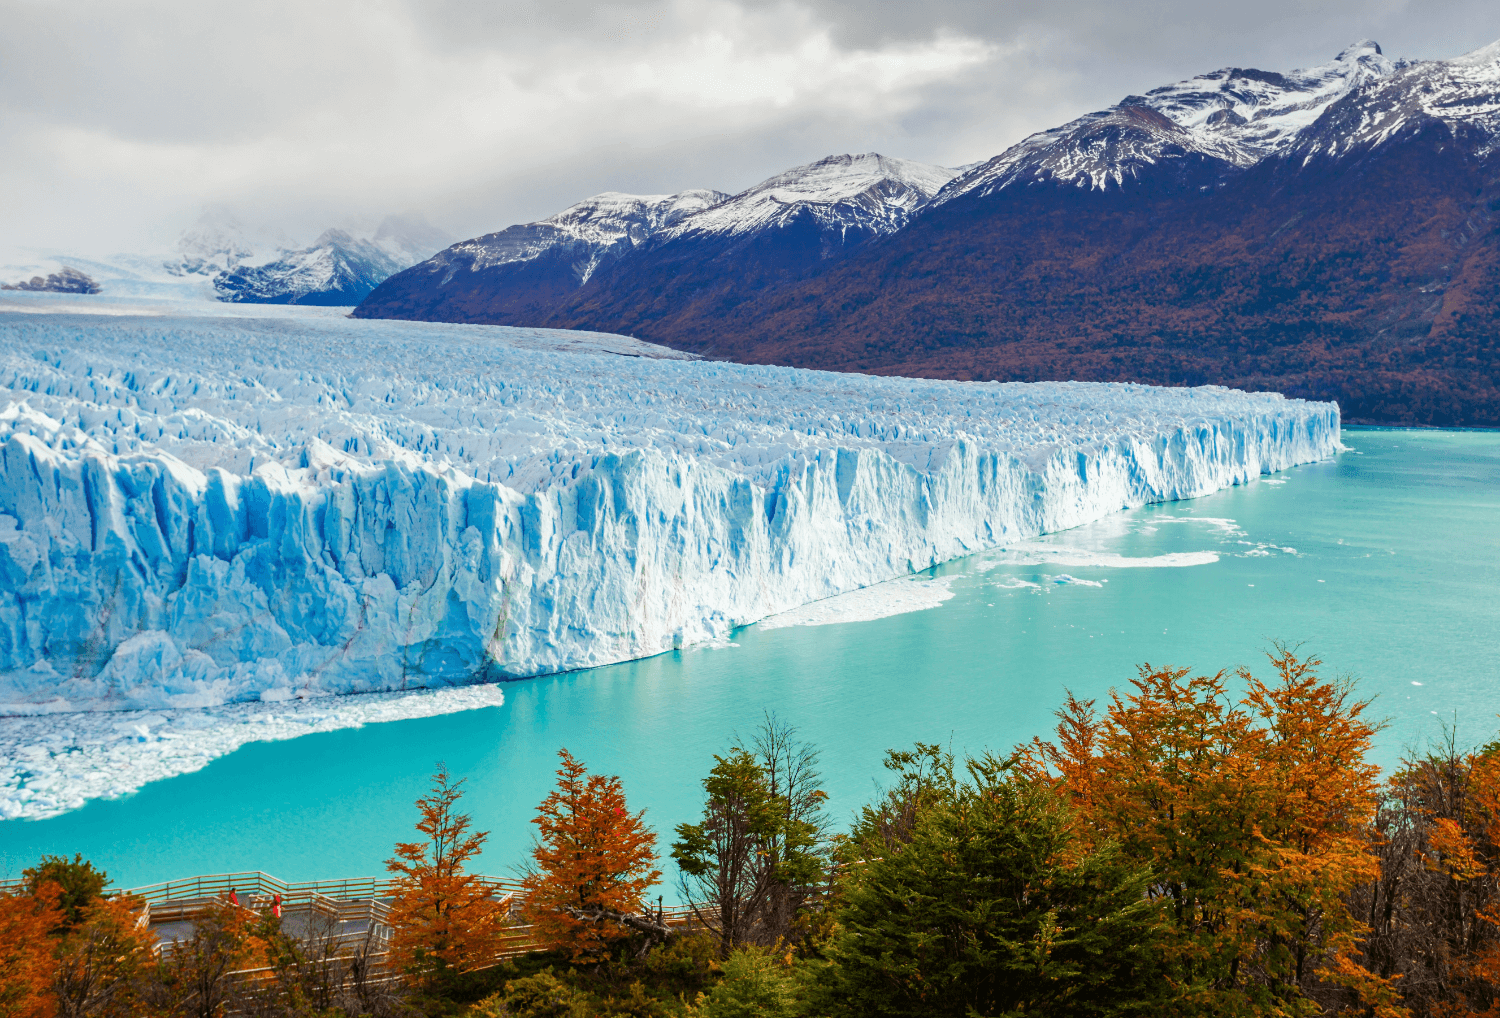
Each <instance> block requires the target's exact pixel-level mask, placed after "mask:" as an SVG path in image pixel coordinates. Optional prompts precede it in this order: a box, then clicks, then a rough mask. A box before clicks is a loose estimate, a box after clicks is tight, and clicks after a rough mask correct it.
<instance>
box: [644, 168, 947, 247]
mask: <svg viewBox="0 0 1500 1018" xmlns="http://www.w3.org/2000/svg"><path fill="white" fill-rule="evenodd" d="M956 172H957V171H955V170H950V169H948V168H947V167H944V166H931V165H929V164H927V163H917V162H912V161H911V160H909V159H893V158H891V157H890V156H883V155H880V154H879V153H876V152H867V153H865V154H863V155H838V156H829V157H828V158H826V159H819V160H818V161H817V162H815V163H809V164H808V165H806V166H798V167H794V168H793V169H790V170H787V171H786V172H784V173H778V174H776V176H774V177H771V178H770V179H769V180H764V181H762V182H760V183H759V184H756V185H755V186H754V187H752V188H750V189H749V190H747V191H742V192H740V193H739V194H737V195H734V196H733V197H728V196H726V198H725V200H723V201H721V202H719V203H718V204H716V205H714V206H713V207H712V208H708V209H705V210H703V211H702V212H699V213H698V214H696V215H693V216H689V217H687V218H685V219H684V220H682V221H681V222H680V223H678V224H677V225H676V226H674V227H672V228H670V229H668V230H665V231H663V233H662V235H661V237H660V238H659V239H658V241H657V246H660V245H662V244H668V243H671V242H673V241H675V240H677V239H679V238H684V237H694V238H703V237H710V236H735V237H738V236H746V235H748V234H753V233H757V232H759V231H762V230H766V229H775V228H778V227H785V226H788V225H790V224H791V223H792V222H793V221H794V220H795V219H796V218H797V217H798V216H800V215H804V214H806V215H810V216H811V217H812V219H813V220H814V221H815V222H816V223H817V224H818V225H819V227H820V228H822V229H824V230H828V231H830V232H834V233H837V235H838V236H839V237H840V238H847V237H850V236H851V235H857V236H871V235H880V234H886V233H895V232H896V231H897V230H899V229H901V228H902V227H903V226H905V225H906V223H907V220H908V219H910V218H911V215H912V213H913V212H915V211H916V210H917V209H919V208H921V207H922V206H923V205H924V204H926V203H927V201H928V200H929V199H931V198H932V196H933V195H935V194H937V193H938V191H940V190H941V189H942V187H943V185H944V184H946V183H948V181H950V180H952V179H953V177H954V174H955V173H956Z"/></svg>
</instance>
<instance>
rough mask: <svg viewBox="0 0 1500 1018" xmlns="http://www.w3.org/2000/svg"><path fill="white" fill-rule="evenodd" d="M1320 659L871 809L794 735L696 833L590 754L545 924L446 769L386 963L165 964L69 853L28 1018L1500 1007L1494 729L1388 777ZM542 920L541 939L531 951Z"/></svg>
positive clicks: (553, 837) (541, 865)
mask: <svg viewBox="0 0 1500 1018" xmlns="http://www.w3.org/2000/svg"><path fill="white" fill-rule="evenodd" d="M1299 654H1300V652H1299V651H1298V649H1297V648H1291V647H1287V646H1283V645H1275V646H1274V647H1273V648H1272V649H1271V651H1269V652H1268V655H1267V657H1268V662H1267V666H1266V667H1265V668H1263V669H1262V670H1261V671H1260V672H1259V673H1257V672H1254V671H1252V670H1249V669H1244V668H1239V669H1233V670H1225V671H1220V672H1218V673H1216V674H1196V673H1194V672H1193V671H1192V670H1189V669H1182V668H1171V667H1154V666H1151V665H1142V666H1141V667H1140V669H1139V673H1138V675H1137V676H1136V677H1135V678H1134V679H1132V680H1131V681H1130V682H1129V683H1128V685H1126V686H1124V687H1122V688H1119V689H1117V690H1115V691H1113V692H1111V694H1110V695H1109V696H1108V697H1106V698H1104V699H1103V701H1102V702H1100V701H1091V700H1079V699H1077V698H1075V697H1073V696H1071V695H1069V696H1068V697H1067V699H1066V700H1065V702H1064V703H1063V704H1062V705H1061V707H1060V709H1059V710H1058V712H1057V718H1058V723H1057V727H1056V730H1055V732H1054V733H1052V735H1051V737H1050V738H1046V739H1044V738H1037V739H1034V740H1032V741H1031V742H1030V743H1027V744H1023V745H1020V746H1015V747H1012V748H1010V749H1008V750H1005V751H1003V752H998V753H997V752H985V753H982V754H980V755H978V756H974V757H966V758H962V759H960V758H957V757H955V755H954V754H953V752H952V751H951V750H950V749H947V748H944V747H943V746H942V745H939V744H933V743H923V742H918V743H916V744H915V745H914V746H913V747H912V748H910V749H903V750H892V751H891V752H890V753H889V754H888V756H887V759H886V761H885V767H886V775H885V781H884V783H883V785H882V790H881V791H880V792H879V793H878V794H877V795H876V796H875V797H874V799H873V801H871V802H869V803H868V804H867V805H865V806H864V807H863V808H861V809H860V810H859V811H858V813H857V815H855V816H853V817H837V816H834V815H832V813H831V811H830V810H829V809H828V806H827V796H826V795H825V793H824V791H823V788H822V780H821V773H820V768H821V763H820V759H819V753H818V750H817V748H816V747H815V746H812V745H809V744H807V743H806V742H804V741H803V740H801V739H800V738H799V736H798V733H797V731H796V729H795V728H794V727H792V726H791V725H788V724H787V723H785V722H784V721H782V720H780V719H778V718H777V717H776V716H775V715H774V714H767V715H766V717H765V718H764V720H763V721H762V723H761V724H760V725H759V726H758V727H757V728H756V729H755V731H754V732H752V733H751V735H750V736H749V737H747V738H743V739H734V740H730V741H729V743H728V744H727V745H726V746H725V748H724V751H723V752H722V754H719V755H715V756H714V757H713V759H712V760H706V761H705V762H704V763H705V770H706V774H705V775H704V776H703V777H702V779H701V788H702V804H703V805H702V814H701V817H700V818H698V820H697V821H696V822H692V823H683V824H681V825H678V826H677V827H676V829H675V830H674V831H672V832H671V834H670V836H667V835H665V834H659V833H658V832H657V831H655V830H653V828H652V827H651V826H650V824H649V823H648V819H647V817H646V815H645V812H644V811H640V810H637V811H632V810H631V809H630V807H629V805H628V803H627V799H626V790H625V788H624V787H623V784H622V782H621V780H620V779H619V778H618V777H613V776H609V775H604V774H598V773H592V772H590V771H589V769H588V767H587V765H586V763H585V762H582V761H579V760H577V759H575V758H574V757H573V755H572V754H570V753H569V752H568V751H567V750H566V749H563V750H561V751H560V752H559V766H558V769H557V781H556V785H555V787H554V789H553V791H552V792H551V794H550V795H548V797H547V798H546V799H545V800H544V801H543V802H541V803H540V804H539V805H538V807H537V810H536V815H535V818H534V820H533V823H534V825H535V827H536V831H535V842H534V847H533V849H532V852H531V855H530V858H529V859H528V860H527V862H526V864H525V867H524V868H525V877H524V884H523V886H524V889H525V893H524V895H523V896H522V897H521V898H520V906H519V909H513V908H510V907H506V906H502V904H501V903H500V902H497V901H496V900H495V897H494V895H493V894H492V893H491V890H490V889H489V888H488V887H487V886H485V885H484V884H482V883H481V882H480V881H479V880H478V879H477V878H476V875H475V873H474V872H473V871H472V866H473V864H474V863H475V861H476V857H477V856H478V855H479V853H480V852H481V851H482V849H483V845H484V842H485V840H486V837H487V833H486V832H484V831H480V830H478V829H477V828H476V826H475V822H474V818H473V817H472V816H470V815H469V814H468V813H466V812H465V811H464V808H463V794H464V787H463V786H464V782H463V780H462V779H460V778H457V777H455V776H454V775H452V774H450V773H449V772H448V771H447V770H446V769H444V768H441V767H439V769H438V771H437V773H435V774H434V775H433V779H432V786H431V790H430V791H429V793H428V794H426V795H424V796H423V797H422V798H421V799H419V800H418V802H417V803H416V806H417V810H416V826H415V833H414V836H413V840H412V841H411V842H403V843H400V844H397V845H396V846H395V847H394V850H393V855H392V857H391V859H390V860H389V861H388V863H387V867H388V869H389V870H390V872H391V874H392V875H393V878H394V880H395V886H396V888H397V890H396V892H395V893H394V895H393V897H392V899H391V902H390V920H389V923H390V927H391V929H392V931H393V934H392V939H391V941H390V945H389V948H390V949H389V955H388V959H387V963H386V964H387V966H388V974H387V975H385V976H377V974H376V972H375V970H374V969H373V968H372V959H371V957H370V955H369V954H368V953H361V952H360V951H358V950H347V949H344V948H340V947H337V946H336V941H335V940H334V939H332V938H329V937H322V938H319V937H317V936H310V935H307V934H306V933H305V932H304V933H303V935H300V936H299V935H296V934H294V932H293V931H292V930H291V929H290V928H289V927H288V926H287V925H286V924H284V922H283V918H282V916H281V915H280V914H279V913H280V907H279V904H278V906H277V907H276V908H274V909H272V908H260V909H256V908H251V907H247V906H245V905H242V904H240V903H239V902H237V901H230V900H225V901H223V902H221V903H218V904H215V905H214V906H213V907H212V908H210V909H209V910H208V912H207V913H205V914H204V915H203V916H202V917H200V918H199V919H198V920H197V922H196V923H195V924H194V926H193V928H192V931H191V933H190V935H187V936H185V937H183V938H180V939H178V940H176V941H175V942H173V943H170V944H157V943H155V942H154V938H153V936H152V935H151V933H150V932H149V928H147V927H143V926H141V925H140V924H139V923H138V922H137V919H136V916H137V914H138V912H139V907H138V904H137V903H135V902H132V900H131V899H130V898H129V896H128V895H122V894H106V893H105V888H106V887H107V886H108V878H107V876H106V875H105V874H104V873H101V872H99V871H98V870H97V869H95V868H94V867H93V866H92V865H91V864H90V863H88V862H87V861H85V860H83V859H81V858H79V857H77V856H75V857H73V858H72V859H69V858H66V857H61V856H49V857H47V858H44V859H42V860H40V861H39V862H38V863H37V864H36V865H35V866H33V867H31V868H29V869H28V870H26V872H25V876H26V879H25V881H24V882H23V884H21V885H20V886H17V887H14V888H13V889H11V890H8V891H6V892H5V893H4V894H0V1018H81V1016H101V1018H104V1016H109V1018H114V1016H121V1018H124V1016H136V1015H139V1016H164V1018H165V1016H174V1018H176V1016H181V1018H214V1016H221V1015H231V1014H236V1015H237V1014H245V1015H257V1016H273V1015H286V1016H298V1018H314V1016H317V1018H333V1016H351V1018H352V1016H355V1015H371V1016H375V1018H394V1016H411V1018H416V1016H419V1015H430V1016H454V1018H460V1016H462V1018H500V1016H516V1018H542V1016H549V1018H552V1016H555V1018H582V1016H590V1015H619V1016H626V1015H629V1016H641V1018H645V1016H684V1018H688V1016H702V1018H739V1016H752V1015H757V1016H809V1018H814V1016H823V1018H839V1016H855V1015H889V1016H907V1015H910V1016H917V1015H939V1016H949V1015H951V1016H955V1018H969V1016H1019V1015H1080V1016H1084V1015H1087V1016H1096V1015H1097V1016H1104V1015H1122V1016H1123V1015H1144V1014H1152V1015H1183V1016H1188V1015H1203V1016H1210V1015H1212V1016H1239V1015H1245V1016H1252V1015H1253V1016H1304V1015H1305V1016H1313V1015H1363V1016H1379V1018H1398V1016H1411V1018H1428V1016H1431V1018H1458V1016H1490V1018H1496V1016H1500V741H1495V742H1491V743H1489V744H1488V745H1485V746H1482V747H1464V746H1460V745H1459V744H1458V743H1457V741H1456V739H1455V738H1454V737H1452V736H1451V735H1450V736H1449V737H1448V738H1447V739H1446V740H1445V741H1442V742H1440V743H1438V744H1434V745H1431V746H1427V747H1425V748H1421V749H1416V748H1413V749H1410V750H1408V752H1407V753H1406V755H1405V758H1404V759H1403V761H1402V762H1401V764H1400V765H1399V766H1398V767H1396V768H1395V769H1394V770H1393V771H1392V772H1391V773H1382V772H1381V771H1380V769H1379V768H1377V767H1376V766H1374V765H1373V764H1372V763H1371V762H1370V759H1369V758H1370V754H1371V748H1372V744H1373V741H1374V739H1375V738H1376V737H1377V735H1378V734H1379V732H1380V730H1381V728H1382V722H1381V720H1380V718H1379V716H1378V710H1377V707H1378V705H1377V704H1376V703H1375V702H1373V701H1372V700H1370V699H1365V698H1361V696H1360V694H1359V691H1358V688H1357V686H1356V684H1355V683H1354V682H1353V680H1350V679H1345V678H1327V677H1325V676H1324V674H1323V672H1322V670H1321V669H1322V662H1320V661H1319V660H1318V659H1317V658H1316V657H1313V656H1307V655H1300V656H1299ZM669 859H670V860H671V864H670V865H669V863H668V860H669ZM668 869H670V870H672V871H673V873H674V875H673V878H672V881H671V883H672V886H670V887H664V886H663V881H664V878H663V872H664V870H668ZM665 894H673V895H674V896H676V897H677V898H679V899H680V900H681V901H683V902H685V903H690V907H689V912H690V921H686V922H681V923H677V924H675V925H674V924H671V923H668V922H666V921H664V920H663V918H662V916H663V914H664V913H663V912H662V911H660V909H659V907H658V906H656V905H654V904H653V902H654V900H656V899H657V896H658V895H665ZM521 925H525V926H526V927H527V928H528V929H529V930H531V932H532V935H534V936H535V937H536V938H537V946H538V947H539V948H540V949H539V950H532V951H529V952H527V953H523V954H516V953H514V952H511V953H509V954H507V952H506V951H505V950H504V944H505V943H506V941H505V938H506V936H507V931H511V930H514V929H515V928H517V927H518V926H521ZM251 972H253V973H255V975H254V977H253V978H251V977H250V976H248V975H247V973H251Z"/></svg>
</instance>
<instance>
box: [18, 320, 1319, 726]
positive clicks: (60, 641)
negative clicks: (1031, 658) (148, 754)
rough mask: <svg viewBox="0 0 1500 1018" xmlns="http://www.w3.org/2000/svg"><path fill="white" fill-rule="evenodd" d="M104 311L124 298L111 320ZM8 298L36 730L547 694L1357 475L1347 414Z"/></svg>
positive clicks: (1224, 398)
mask: <svg viewBox="0 0 1500 1018" xmlns="http://www.w3.org/2000/svg"><path fill="white" fill-rule="evenodd" d="M90 300H92V301H94V304H93V305H90V304H88V301H90ZM99 302H100V298H97V297H95V298H87V297H73V298H64V297H62V296H61V295H53V294H45V295H43V294H38V295H30V294H27V295H18V296H16V297H14V298H10V299H8V300H6V301H0V385H3V386H4V392H3V394H0V713H4V714H8V715H39V714H47V713H55V712H76V711H99V710H122V711H123V710H130V711H161V710H181V709H187V708H202V707H211V706H215V705H221V704H229V703H239V702H255V701H258V702H261V703H265V704H274V703H276V702H284V701H290V700H294V699H303V698H309V697H318V696H324V695H329V694H336V693H356V692H386V691H405V690H414V689H421V688H431V687H445V686H461V685H468V684H474V683H483V682H492V681H495V680H501V679H511V678H521V677H525V676H532V675H538V674H544V673H550V672H557V671H563V670H569V669H576V668H584V667H590V666H595V665H602V664H607V663H611V662H617V661H622V660H627V659H631V658H638V657H643V656H648V655H652V654H657V653H661V652H663V651H668V650H671V649H673V648H680V647H685V646H689V645H693V644H699V643H703V642H705V641H712V640H716V639H722V638H723V637H725V636H726V635H727V634H728V633H730V632H731V631H732V630H733V629H734V628H735V627H738V626H742V625H746V624H749V623H753V622H756V621H758V620H760V619H763V618H767V617H769V616H773V615H777V614H780V613H783V612H787V611H789V610H791V609H794V608H797V607H799V606H802V605H806V604H808V603H810V602H814V601H818V600H821V599H824V598H828V597H831V596H834V595H837V594H840V593H843V592H846V591H850V590H855V589H858V588H862V587H867V586H870V585H872V584H875V583H878V582H880V581H883V580H887V579H891V578H893V577H899V576H904V575H908V574H911V573H916V572H920V571H922V570H925V569H927V568H929V567H931V566H934V565H936V564H939V563H941V562H944V561H946V560H949V559H953V558H956V557H959V556H963V555H967V554H970V553H974V552H977V551H980V550H983V549H987V548H992V547H997V546H1000V545H1005V544H1010V543H1014V542H1015V541H1017V540H1020V539H1023V538H1026V537H1030V536H1034V535H1037V534H1041V533H1045V532H1050V531H1057V530H1062V529H1066V528H1070V527H1074V526H1078V525H1080V524H1083V523H1086V522H1089V521H1091V520H1094V519H1097V518H1099V517H1101V516H1103V515H1105V514H1108V513H1112V512H1115V511H1117V510H1120V509H1122V508H1127V507H1133V506H1139V505H1142V504H1145V503H1149V502H1159V501H1166V500H1172V499H1182V498H1190V497H1194V496H1198V495H1203V494H1207V493H1209V492H1213V491H1216V490H1218V489H1220V488H1223V487H1225V486H1228V485H1233V484H1241V483H1246V482H1248V481H1251V480H1252V479H1254V478H1256V477H1257V476H1259V475H1261V474H1265V473H1270V472H1274V471H1277V470H1281V469H1284V468H1287V467H1290V466H1293V465H1296V464H1299V463H1305V462H1310V461H1313V460H1318V459H1322V458H1325V457H1327V456H1329V455H1331V454H1333V453H1335V452H1336V451H1337V450H1338V449H1339V447H1340V445H1339V437H1340V421H1339V412H1338V408H1337V406H1336V405H1334V404H1331V403H1315V402H1305V401H1301V400H1294V399H1287V398H1284V397H1282V396H1281V395H1278V394H1275V393H1243V392H1237V391H1231V390H1227V389H1223V388H1217V387H1200V388H1180V389H1162V388H1153V387H1148V386H1143V385H1128V384H1099V383H1074V382H1066V383H1026V384H1023V383H977V382H952V381H933V380H922V379H910V378H891V377H873V376H861V375H849V374H834V373H827V372H816V371H806V370H800V369H793V368H780V367H770V366H762V365H742V364H730V363H722V362H712V361H704V360H699V359H694V358H690V357H687V356H686V355H682V354H679V353H676V352H674V351H670V350H667V349H664V348H661V347H654V346H651V345H650V344H646V343H642V342H639V341H636V340H633V339H630V338H629V337H623V336H610V335H602V334H590V333H577V332H559V331H549V330H541V329H520V328H507V327H500V326H470V325H444V324H429V323H411V322H393V321H370V320H354V319H348V318H342V317H333V316H331V315H329V314H327V313H323V314H316V315H315V314H300V313H296V310H297V309H288V310H287V312H285V313H281V312H275V313H272V312H268V313H267V316H266V317H260V318H251V317H243V315H244V309H243V308H241V309H239V311H238V312H237V313H236V315H237V316H234V315H227V314H226V315H215V314H209V313H204V311H203V309H202V308H197V309H195V310H194V311H193V312H192V313H187V312H177V311H174V310H173V309H172V308H170V307H162V306H156V307H154V309H153V310H152V313H139V309H136V308H133V307H131V306H128V305H126V306H117V307H115V308H114V311H113V313H109V314H98V313H95V314H82V313H76V312H79V311H83V310H93V311H98V310H100V308H99V307H98V306H96V305H98V304H99Z"/></svg>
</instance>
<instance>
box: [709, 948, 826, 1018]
mask: <svg viewBox="0 0 1500 1018" xmlns="http://www.w3.org/2000/svg"><path fill="white" fill-rule="evenodd" d="M697 1010H698V1013H699V1014H701V1015H703V1018H792V1016H794V1015H797V1014H799V1013H800V1007H799V1000H798V985H797V981H796V979H795V978H794V977H793V976H792V974H791V972H789V971H788V969H787V966H786V965H785V963H784V962H783V961H782V959H780V958H778V957H777V956H776V953H775V952H774V951H772V950H771V949H770V948H766V947H741V948H738V949H736V950H735V951H734V953H733V954H731V955H730V956H729V957H728V958H727V959H726V960H725V961H724V979H723V981H722V982H720V983H719V985H718V986H715V987H714V988H713V990H712V991H710V992H709V993H707V994H705V995H704V996H702V997H700V998H699V999H698V1009H697Z"/></svg>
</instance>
